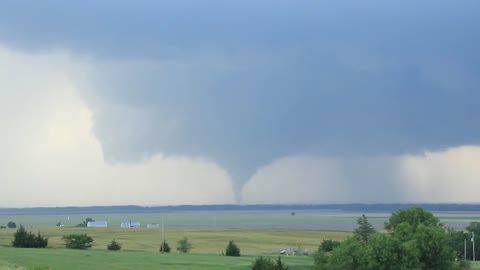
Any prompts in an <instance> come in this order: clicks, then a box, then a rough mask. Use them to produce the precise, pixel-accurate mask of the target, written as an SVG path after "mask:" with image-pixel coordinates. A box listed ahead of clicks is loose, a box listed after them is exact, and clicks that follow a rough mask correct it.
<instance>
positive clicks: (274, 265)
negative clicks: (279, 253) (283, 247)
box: [252, 257, 288, 270]
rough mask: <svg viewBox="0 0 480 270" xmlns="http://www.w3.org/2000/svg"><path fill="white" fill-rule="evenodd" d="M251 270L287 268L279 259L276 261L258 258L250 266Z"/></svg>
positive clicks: (280, 269)
mask: <svg viewBox="0 0 480 270" xmlns="http://www.w3.org/2000/svg"><path fill="white" fill-rule="evenodd" d="M252 270H288V266H286V265H285V264H284V263H283V262H282V258H280V257H278V259H277V260H276V261H273V260H272V259H271V258H265V257H258V258H256V259H255V261H254V262H253V264H252Z"/></svg>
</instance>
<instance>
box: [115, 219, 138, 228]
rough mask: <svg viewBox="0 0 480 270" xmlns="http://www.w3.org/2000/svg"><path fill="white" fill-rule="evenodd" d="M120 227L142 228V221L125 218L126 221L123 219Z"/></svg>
mask: <svg viewBox="0 0 480 270" xmlns="http://www.w3.org/2000/svg"><path fill="white" fill-rule="evenodd" d="M120 227H122V228H140V222H138V221H131V220H125V221H122V223H121V224H120Z"/></svg>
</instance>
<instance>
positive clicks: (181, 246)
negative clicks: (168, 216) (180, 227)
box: [177, 237, 192, 253]
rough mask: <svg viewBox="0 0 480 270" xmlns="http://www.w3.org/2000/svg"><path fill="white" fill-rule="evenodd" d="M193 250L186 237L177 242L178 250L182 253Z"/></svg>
mask: <svg viewBox="0 0 480 270" xmlns="http://www.w3.org/2000/svg"><path fill="white" fill-rule="evenodd" d="M190 249H192V244H191V243H190V242H188V239H187V237H184V238H183V239H181V240H179V241H178V242H177V250H178V251H180V252H182V253H188V252H189V251H190Z"/></svg>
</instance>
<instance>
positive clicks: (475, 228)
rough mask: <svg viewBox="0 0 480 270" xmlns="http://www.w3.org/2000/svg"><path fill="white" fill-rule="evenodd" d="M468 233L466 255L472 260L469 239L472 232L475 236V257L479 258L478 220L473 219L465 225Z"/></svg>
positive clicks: (479, 233)
mask: <svg viewBox="0 0 480 270" xmlns="http://www.w3.org/2000/svg"><path fill="white" fill-rule="evenodd" d="M466 230H467V232H468V234H467V236H466V237H467V238H468V239H467V246H468V248H467V255H470V256H468V259H469V260H472V259H473V257H472V244H473V243H472V242H471V241H470V240H471V238H472V232H473V233H474V236H475V259H476V260H480V222H478V221H474V222H472V223H470V225H468V226H467V228H466Z"/></svg>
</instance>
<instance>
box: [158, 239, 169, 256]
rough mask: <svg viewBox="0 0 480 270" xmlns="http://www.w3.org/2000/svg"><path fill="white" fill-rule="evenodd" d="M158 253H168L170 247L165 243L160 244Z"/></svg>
mask: <svg viewBox="0 0 480 270" xmlns="http://www.w3.org/2000/svg"><path fill="white" fill-rule="evenodd" d="M160 252H162V253H164V252H165V253H169V252H170V246H169V245H168V243H167V241H165V240H164V241H163V243H162V244H160Z"/></svg>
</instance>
